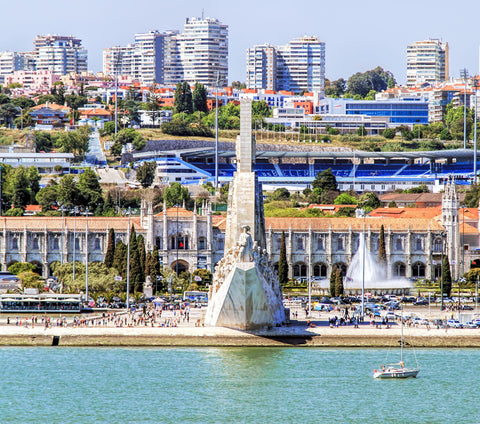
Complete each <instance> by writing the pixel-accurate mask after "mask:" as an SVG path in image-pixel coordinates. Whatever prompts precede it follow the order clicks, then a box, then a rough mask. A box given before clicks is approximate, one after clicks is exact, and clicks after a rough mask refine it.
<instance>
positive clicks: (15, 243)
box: [12, 237, 18, 250]
mask: <svg viewBox="0 0 480 424" xmlns="http://www.w3.org/2000/svg"><path fill="white" fill-rule="evenodd" d="M12 250H18V237H13V238H12Z"/></svg>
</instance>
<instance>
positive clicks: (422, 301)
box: [413, 299, 428, 306]
mask: <svg viewBox="0 0 480 424" xmlns="http://www.w3.org/2000/svg"><path fill="white" fill-rule="evenodd" d="M413 304H414V305H415V306H426V305H428V300H427V299H418V300H417V301H416V302H413Z"/></svg>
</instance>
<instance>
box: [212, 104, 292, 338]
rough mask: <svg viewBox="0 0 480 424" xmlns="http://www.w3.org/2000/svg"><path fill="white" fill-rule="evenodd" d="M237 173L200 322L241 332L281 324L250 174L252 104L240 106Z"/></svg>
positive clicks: (256, 186)
mask: <svg viewBox="0 0 480 424" xmlns="http://www.w3.org/2000/svg"><path fill="white" fill-rule="evenodd" d="M236 153H237V171H236V172H235V174H234V176H233V181H232V183H231V184H230V188H229V194H228V210H227V228H226V234H225V255H224V257H223V259H222V260H221V261H220V262H219V263H218V265H217V266H216V268H215V274H214V276H213V282H212V285H211V287H210V294H209V302H208V308H207V312H206V316H205V323H206V324H207V325H212V326H223V327H230V328H237V329H241V330H254V329H258V328H264V327H273V326H278V325H282V323H284V322H285V310H284V307H283V302H282V290H281V287H280V285H279V283H278V275H277V272H276V270H275V269H274V267H273V265H272V263H271V262H270V261H269V259H268V253H267V251H266V249H265V217H264V213H263V198H262V187H261V184H260V183H259V181H258V178H257V175H256V173H255V171H254V168H253V166H254V160H255V140H254V138H253V137H252V105H251V101H249V100H243V101H242V102H241V104H240V135H239V136H238V137H237V141H236Z"/></svg>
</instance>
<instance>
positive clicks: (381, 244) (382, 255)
mask: <svg viewBox="0 0 480 424" xmlns="http://www.w3.org/2000/svg"><path fill="white" fill-rule="evenodd" d="M378 262H380V263H381V264H383V265H386V263H387V252H386V250H385V229H384V228H383V224H382V225H381V226H380V235H379V237H378Z"/></svg>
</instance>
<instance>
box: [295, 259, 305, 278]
mask: <svg viewBox="0 0 480 424" xmlns="http://www.w3.org/2000/svg"><path fill="white" fill-rule="evenodd" d="M306 276H307V265H305V264H304V263H303V262H298V263H296V264H295V265H293V277H294V278H302V277H306Z"/></svg>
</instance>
